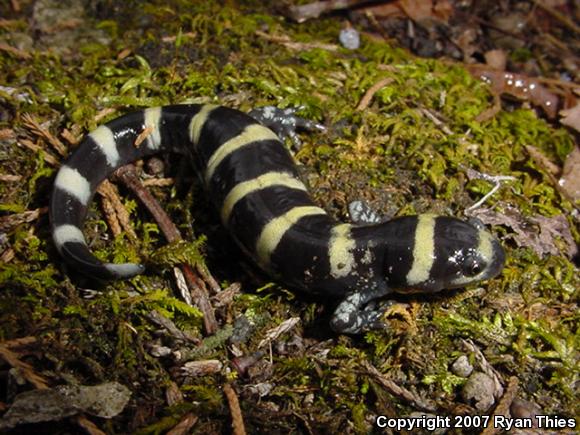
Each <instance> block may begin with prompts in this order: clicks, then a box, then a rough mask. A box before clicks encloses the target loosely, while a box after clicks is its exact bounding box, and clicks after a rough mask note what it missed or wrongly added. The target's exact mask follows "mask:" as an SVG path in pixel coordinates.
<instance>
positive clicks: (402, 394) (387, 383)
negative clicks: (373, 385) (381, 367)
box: [362, 361, 437, 412]
mask: <svg viewBox="0 0 580 435" xmlns="http://www.w3.org/2000/svg"><path fill="white" fill-rule="evenodd" d="M362 366H363V368H364V369H365V370H366V372H367V373H368V374H369V375H370V376H372V377H373V379H374V380H375V381H376V382H378V383H379V384H380V385H381V386H382V387H384V388H385V389H387V391H389V393H391V394H393V395H394V396H397V397H398V398H400V399H403V400H406V401H407V402H409V403H411V404H413V406H415V407H417V408H420V409H422V410H424V411H429V412H435V411H436V410H437V407H436V406H435V404H434V403H432V402H430V401H429V402H426V401H424V400H423V399H422V398H421V397H419V396H417V395H416V394H414V393H413V392H411V391H409V390H407V389H406V388H404V387H401V386H400V385H397V384H396V383H395V382H393V381H392V380H390V379H388V378H387V377H385V375H383V374H382V373H381V372H379V371H378V370H377V368H376V367H374V366H373V365H372V364H371V363H369V362H367V361H363V362H362Z"/></svg>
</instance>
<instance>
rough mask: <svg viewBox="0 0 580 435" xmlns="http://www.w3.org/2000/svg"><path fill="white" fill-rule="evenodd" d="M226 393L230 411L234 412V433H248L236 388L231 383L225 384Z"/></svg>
mask: <svg viewBox="0 0 580 435" xmlns="http://www.w3.org/2000/svg"><path fill="white" fill-rule="evenodd" d="M224 394H225V395H226V399H228V405H229V406H230V412H231V414H232V432H233V433H234V435H246V428H245V426H244V417H243V416H242V410H241V409H240V402H239V400H238V396H237V394H236V392H235V390H234V389H233V388H232V386H231V385H230V384H225V385H224Z"/></svg>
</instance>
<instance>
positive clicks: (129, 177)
mask: <svg viewBox="0 0 580 435" xmlns="http://www.w3.org/2000/svg"><path fill="white" fill-rule="evenodd" d="M115 176H116V177H117V178H118V179H119V180H120V181H121V182H123V184H124V185H125V186H127V187H128V188H129V189H130V190H131V191H132V192H133V193H134V194H135V196H136V197H137V198H139V200H140V201H141V202H142V203H143V205H144V206H145V207H146V208H147V210H149V213H151V215H152V216H153V218H154V219H155V221H156V222H157V224H158V225H159V229H160V230H161V232H162V233H163V235H164V236H165V238H166V239H167V241H168V242H169V243H175V242H177V241H180V240H182V237H181V234H180V233H179V230H178V228H177V227H176V226H175V224H174V223H173V221H172V220H171V219H170V217H169V216H168V215H167V213H165V211H164V210H163V208H162V207H161V205H159V203H158V202H157V200H156V199H155V198H154V197H153V195H151V193H150V192H149V191H148V190H147V189H145V187H144V186H143V185H142V184H141V181H140V180H139V178H138V177H137V174H136V171H135V166H134V165H132V164H129V165H125V166H123V167H121V168H119V169H117V171H115ZM182 269H183V274H184V276H185V279H186V281H187V283H188V285H189V287H190V289H191V293H192V297H193V300H194V302H195V304H196V305H197V307H198V308H199V309H200V310H201V311H202V312H203V322H204V328H205V332H206V333H207V334H209V335H211V334H213V333H214V332H215V331H217V329H218V324H217V321H216V319H215V313H214V310H213V307H212V306H211V303H210V301H209V295H208V292H207V289H206V287H205V284H204V282H203V281H202V280H201V279H199V277H197V276H196V275H195V274H194V273H193V270H192V269H191V267H189V266H187V265H183V268H182Z"/></svg>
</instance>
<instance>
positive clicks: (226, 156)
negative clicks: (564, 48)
mask: <svg viewBox="0 0 580 435" xmlns="http://www.w3.org/2000/svg"><path fill="white" fill-rule="evenodd" d="M144 131H145V132H146V135H143V132H144ZM140 135H142V136H146V138H145V140H144V141H143V142H142V143H141V144H140V145H139V146H136V145H135V143H136V139H137V138H138V137H139V136H140ZM159 152H178V153H185V154H190V155H191V157H192V158H193V159H194V161H195V162H196V163H197V164H198V167H199V168H200V170H201V176H202V179H203V180H204V184H205V188H206V190H207V191H208V194H209V195H210V197H211V198H212V201H213V203H214V205H215V206H216V208H217V210H218V212H219V215H220V216H221V220H222V223H223V224H224V226H226V227H227V228H228V229H229V230H230V232H231V234H232V236H233V237H234V239H235V240H236V242H237V243H238V244H239V246H240V247H241V248H242V249H243V251H244V252H245V253H246V254H247V255H249V256H250V257H252V258H253V260H254V261H255V262H256V263H257V264H258V265H259V266H260V267H261V268H262V269H263V270H265V271H267V272H268V273H270V274H271V275H272V276H274V277H276V278H277V279H279V280H280V281H281V282H284V283H285V284H287V285H289V286H292V287H295V288H298V289H301V290H303V291H307V292H312V293H318V294H322V295H324V296H326V297H330V298H336V300H337V302H339V304H338V307H337V308H336V310H335V313H334V315H333V317H332V321H331V326H332V327H333V328H334V329H335V330H337V331H339V332H344V333H359V332H361V331H363V330H367V329H370V328H376V327H380V326H381V322H380V317H381V314H382V311H383V310H381V309H380V308H379V307H374V304H369V302H371V301H374V300H375V299H378V298H381V297H383V296H385V295H387V294H389V293H391V292H393V291H399V292H408V291H421V292H437V291H440V290H442V289H444V288H454V287H462V286H465V285H467V284H470V283H473V282H476V281H480V280H484V279H488V278H491V277H493V276H495V275H497V274H498V273H499V272H500V270H501V268H502V266H503V262H504V252H503V249H502V248H501V246H500V244H499V243H498V241H497V240H496V239H495V238H493V236H492V235H491V234H490V233H489V232H487V231H486V230H485V229H483V228H482V226H481V225H479V224H472V223H467V222H464V221H461V220H458V219H455V218H450V217H442V216H434V215H418V216H408V217H402V218H397V219H393V220H390V221H388V222H384V223H376V224H368V225H360V226H359V225H352V224H347V223H337V222H335V221H334V220H333V219H331V218H330V217H329V216H328V215H327V214H326V212H325V211H324V210H323V209H322V208H320V207H319V206H317V205H316V204H314V203H313V201H312V200H311V198H310V196H309V195H308V192H307V190H306V187H305V185H304V184H303V183H302V182H301V181H300V179H299V177H298V173H297V171H296V167H295V165H294V161H293V158H292V156H291V155H290V154H289V152H288V150H287V149H286V147H285V146H284V144H283V143H282V142H281V141H280V139H279V138H278V137H277V136H276V134H275V133H273V132H272V131H271V130H270V129H268V128H266V127H264V126H262V125H261V124H259V123H258V122H257V121H256V120H255V119H254V118H252V117H250V116H248V115H246V114H244V113H242V112H239V111H237V110H233V109H228V108H225V107H219V106H212V105H175V106H165V107H162V108H150V109H146V110H143V111H139V112H135V113H131V114H128V115H125V116H122V117H120V118H117V119H115V120H113V121H111V122H109V123H107V124H105V125H102V126H100V127H99V128H97V129H96V130H94V131H93V132H92V133H90V134H89V135H88V136H87V137H86V138H85V140H84V141H83V142H82V143H81V145H80V146H79V148H78V149H77V150H76V151H75V152H74V153H73V154H72V155H71V156H70V157H69V158H68V160H67V161H66V162H65V163H64V164H63V166H62V167H61V169H60V171H59V172H58V175H57V176H56V180H55V184H54V191H53V194H52V199H51V204H50V215H51V222H52V234H53V239H54V243H55V245H56V247H57V249H58V250H59V252H60V253H61V255H62V256H63V258H64V259H65V260H66V261H67V262H68V263H69V264H70V265H71V266H72V267H73V268H74V269H75V270H78V271H79V272H81V273H84V274H86V275H89V276H93V277H97V278H101V279H125V278H129V277H132V276H134V275H137V274H139V273H141V272H143V270H144V268H143V266H141V265H138V264H130V263H129V264H111V263H109V264H105V263H102V262H101V261H100V260H98V259H97V258H95V257H94V256H93V255H92V254H91V252H90V250H89V248H88V246H87V244H86V241H85V238H84V236H83V233H82V231H81V228H82V227H83V221H84V219H85V216H86V213H87V207H88V206H89V202H90V201H91V198H92V197H93V194H94V192H95V190H96V188H97V186H98V184H99V183H100V182H101V181H103V180H104V179H105V178H107V177H108V176H109V175H110V174H111V173H112V172H113V171H114V170H115V169H116V168H118V167H120V166H122V165H124V164H127V163H129V162H132V161H134V160H137V159H140V158H143V157H145V156H148V155H152V154H156V153H159Z"/></svg>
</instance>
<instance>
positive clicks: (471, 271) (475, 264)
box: [464, 258, 483, 277]
mask: <svg viewBox="0 0 580 435" xmlns="http://www.w3.org/2000/svg"><path fill="white" fill-rule="evenodd" d="M482 271H483V265H482V264H481V262H480V261H477V260H475V259H473V258H471V259H469V260H467V261H466V262H465V269H464V274H465V275H466V276H469V277H471V276H477V275H479V274H480V273H481V272H482Z"/></svg>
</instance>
